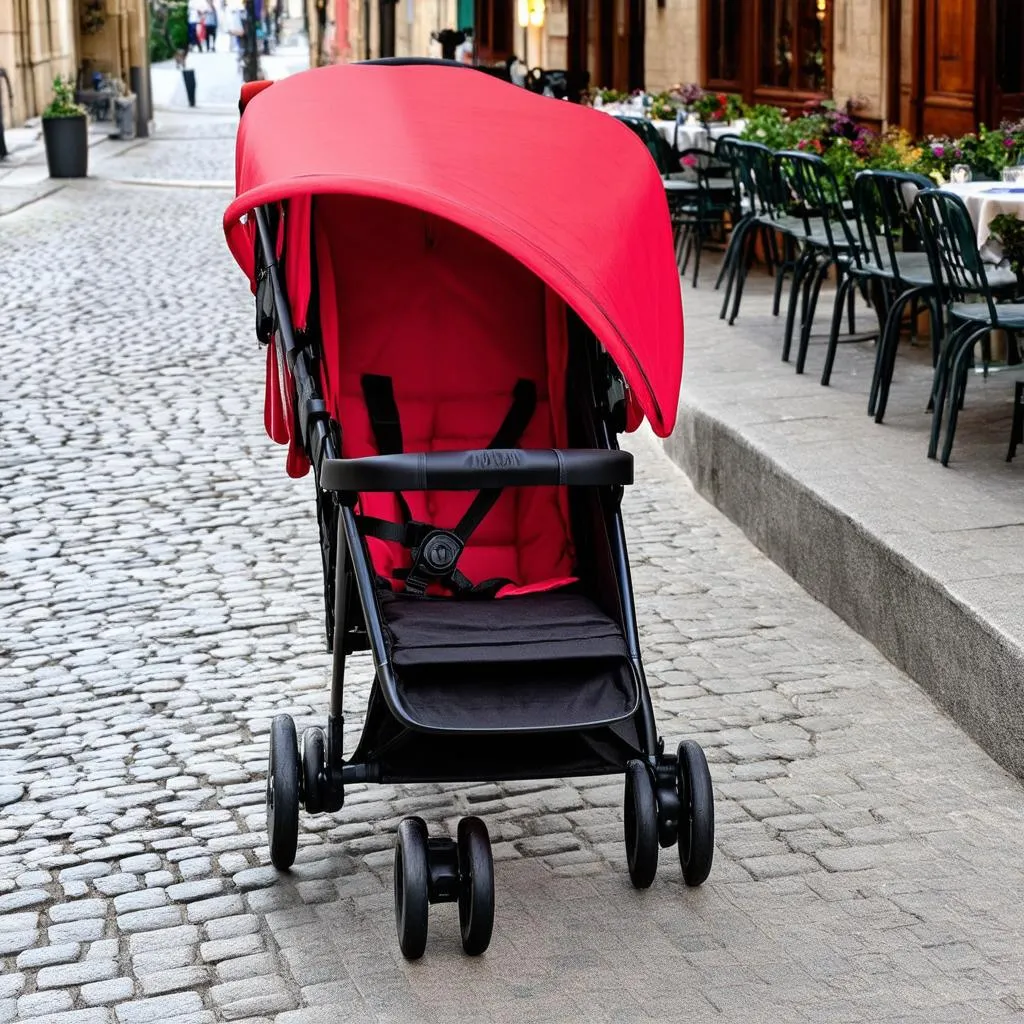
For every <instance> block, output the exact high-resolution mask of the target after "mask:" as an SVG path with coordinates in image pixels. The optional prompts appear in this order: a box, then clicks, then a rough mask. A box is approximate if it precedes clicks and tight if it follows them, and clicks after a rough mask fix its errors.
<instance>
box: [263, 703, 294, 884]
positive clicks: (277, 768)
mask: <svg viewBox="0 0 1024 1024" xmlns="http://www.w3.org/2000/svg"><path fill="white" fill-rule="evenodd" d="M267 838H268V840H269V841H270V860H271V861H272V862H273V865H274V867H275V868H277V869H278V870H280V871H287V870H288V869H289V868H290V867H291V866H292V864H293V863H294V862H295V848H296V847H297V846H298V842H299V741H298V738H297V737H296V735H295V723H294V722H293V721H292V719H291V716H290V715H278V716H277V717H276V718H275V719H274V721H273V723H272V724H271V726H270V764H269V765H268V768H267Z"/></svg>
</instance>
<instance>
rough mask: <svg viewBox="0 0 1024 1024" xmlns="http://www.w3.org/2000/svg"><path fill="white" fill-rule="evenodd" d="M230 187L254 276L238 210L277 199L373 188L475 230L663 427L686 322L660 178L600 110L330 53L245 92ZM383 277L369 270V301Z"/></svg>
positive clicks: (233, 236)
mask: <svg viewBox="0 0 1024 1024" xmlns="http://www.w3.org/2000/svg"><path fill="white" fill-rule="evenodd" d="M369 97H372V103H371V102H367V100H368V98H369ZM325 126H329V128H330V130H329V131H325ZM524 152H528V153H529V154H530V156H531V160H532V163H531V164H524V163H523V162H522V160H521V158H520V156H519V154H521V153H524ZM236 191H237V198H236V199H235V200H234V202H233V203H232V204H231V205H230V207H229V208H228V210H227V211H226V213H225V217H224V225H225V231H226V234H227V238H228V244H229V246H230V248H231V251H232V253H233V255H234V257H235V259H236V260H237V262H238V263H239V265H240V266H241V267H242V269H243V270H244V271H245V272H246V274H247V275H248V277H249V279H250V283H251V284H252V285H253V287H255V266H254V262H255V261H254V241H255V224H254V223H253V220H252V218H251V217H249V216H247V215H248V214H250V213H251V211H252V210H254V209H255V208H257V207H259V206H263V205H269V204H275V203H279V202H284V201H287V200H290V199H308V198H309V197H312V196H327V197H329V196H332V195H340V196H351V197H365V198H368V199H377V200H381V199H383V200H386V201H388V202H393V203H398V204H401V205H404V206H408V207H412V208H414V209H418V210H422V211H423V212H424V213H427V214H432V215H435V216H438V217H442V218H444V219H446V220H450V221H452V222H453V223H456V224H459V225H461V226H463V227H465V228H467V229H468V230H470V231H472V232H474V233H475V234H477V235H479V236H480V237H482V238H485V239H487V240H488V241H490V242H492V243H493V244H495V245H497V246H499V247H500V248H502V249H503V250H505V251H506V252H507V253H509V255H511V256H512V257H513V258H515V259H516V260H517V261H518V262H520V263H521V264H522V265H523V266H524V267H526V268H528V269H529V270H530V271H531V272H532V273H534V274H536V275H537V277H539V278H540V279H541V280H543V281H545V282H546V283H547V284H548V285H549V286H550V287H551V288H552V289H553V290H554V291H555V292H557V293H558V294H559V295H560V296H561V297H562V299H563V300H564V301H565V302H566V303H567V304H568V305H569V306H570V307H571V308H572V309H573V310H574V311H575V312H576V313H577V314H578V315H579V316H580V318H581V319H582V320H583V321H584V322H585V323H586V324H587V325H588V327H589V328H590V329H591V330H592V331H593V332H594V334H595V335H596V337H597V339H598V340H599V341H600V342H601V344H602V345H603V346H604V348H605V349H606V351H607V352H608V353H609V355H610V356H611V357H612V359H613V360H614V361H615V362H616V364H617V365H618V366H619V369H620V370H621V372H622V374H623V376H624V377H625V380H626V383H627V384H628V385H629V388H630V397H631V399H632V401H634V402H635V403H636V405H637V406H638V407H639V411H642V412H643V414H644V415H646V416H647V418H648V419H649V420H650V422H651V424H652V426H653V428H654V430H655V431H656V432H657V433H658V434H660V435H662V436H664V435H667V434H668V433H670V432H671V430H672V428H673V426H674V424H675V417H676V405H677V402H678V397H679V384H680V378H681V376H682V353H683V321H682V303H681V297H680V289H679V278H678V273H677V270H676V264H675V253H674V248H673V244H672V233H671V225H670V222H669V218H668V212H667V204H666V199H665V190H664V187H663V185H662V182H661V178H660V176H659V175H658V172H657V169H656V168H655V166H654V164H653V162H652V161H651V159H650V157H649V155H648V154H647V151H646V149H645V148H644V146H643V145H642V143H641V142H640V141H639V140H638V139H636V138H635V137H634V136H633V134H632V133H631V132H630V131H629V130H628V129H627V128H625V127H623V126H622V125H621V124H618V122H616V121H615V120H614V119H613V118H609V117H607V116H605V115H603V114H601V113H599V112H596V111H592V110H588V109H586V108H581V107H578V106H576V105H575V104H570V103H560V102H557V101H552V100H550V99H547V98H544V97H539V96H535V95H533V94H531V93H529V92H527V91H526V90H523V89H516V88H513V87H510V86H508V85H507V84H505V83H502V82H499V81H496V80H494V79H492V78H490V77H488V76H485V75H471V74H466V73H465V72H464V71H462V70H459V69H451V68H444V67H429V66H402V67H381V66H360V65H334V66H331V67H327V68H319V69H316V70H314V71H309V72H304V73H302V74H299V75H295V76H292V77H291V78H288V79H285V80H283V81H280V82H277V83H275V84H274V85H273V87H272V88H265V89H263V91H261V92H260V93H259V94H258V95H255V96H254V97H253V98H252V99H251V101H250V102H249V104H248V105H247V107H246V110H245V114H244V116H243V118H242V121H241V124H240V127H239V133H238V142H237V149H236ZM328 201H329V200H328ZM400 255H401V254H400V253H396V258H400ZM295 285H296V282H293V281H289V282H288V289H289V292H290V293H294V294H295V295H301V294H302V289H301V287H299V288H298V290H295ZM386 292H387V282H386V281H382V282H381V298H382V301H386ZM299 315H301V314H299Z"/></svg>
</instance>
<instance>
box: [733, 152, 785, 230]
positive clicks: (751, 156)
mask: <svg viewBox="0 0 1024 1024" xmlns="http://www.w3.org/2000/svg"><path fill="white" fill-rule="evenodd" d="M729 142H730V148H731V150H732V152H733V153H734V154H735V157H736V160H737V161H738V164H739V175H740V181H741V184H742V188H743V191H744V193H745V194H746V195H747V196H748V197H749V199H750V206H751V210H752V211H753V213H754V215H755V216H758V217H770V218H771V219H773V220H775V219H777V218H778V217H779V216H780V215H781V214H782V212H784V211H783V210H782V208H781V202H780V195H779V188H778V182H777V180H776V176H775V166H774V163H773V154H772V151H771V150H770V149H769V148H768V147H767V146H762V145H761V143H759V142H747V141H745V140H743V139H735V138H731V139H730V140H729Z"/></svg>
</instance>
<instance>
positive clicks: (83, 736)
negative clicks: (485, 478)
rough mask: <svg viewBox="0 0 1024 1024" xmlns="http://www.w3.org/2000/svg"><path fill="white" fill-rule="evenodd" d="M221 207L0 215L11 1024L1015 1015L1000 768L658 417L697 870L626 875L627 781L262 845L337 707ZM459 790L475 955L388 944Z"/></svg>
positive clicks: (351, 804)
mask: <svg viewBox="0 0 1024 1024" xmlns="http://www.w3.org/2000/svg"><path fill="white" fill-rule="evenodd" d="M168 146H170V143H164V144H162V145H160V146H151V147H149V148H148V150H147V151H148V152H149V153H151V154H153V157H152V158H153V160H155V161H160V160H163V159H165V157H164V154H165V153H166V152H167V148H166V147H168ZM153 176H154V177H157V176H159V169H158V168H155V169H154V171H153ZM227 198H228V197H227V195H226V194H223V193H220V192H216V191H211V190H167V189H159V188H138V187H126V186H113V185H110V184H103V183H97V182H92V183H86V184H84V185H82V186H80V187H72V188H67V189H65V190H63V191H61V192H59V193H58V194H56V195H55V196H52V197H50V198H48V199H46V200H43V201H41V202H39V203H36V204H34V205H33V206H30V207H26V208H25V209H23V210H21V211H19V212H17V213H15V214H12V215H10V216H8V217H6V218H4V220H3V233H4V246H5V257H6V259H5V267H6V268H8V277H7V280H6V281H5V292H4V294H5V298H4V312H5V320H6V334H7V337H8V339H12V340H14V343H13V344H9V346H8V349H7V353H8V355H7V358H6V359H4V361H3V362H2V364H0V383H2V389H0V559H2V561H0V566H2V573H3V575H2V577H0V581H2V582H0V805H3V806H2V807H0V1022H6V1021H11V1020H33V1021H37V1022H38V1021H52V1022H54V1024H72V1022H74V1024H93V1022H102V1024H147V1022H176V1024H188V1022H193V1024H204V1022H213V1021H228V1020H231V1021H246V1022H248V1024H257V1022H271V1021H274V1022H276V1024H320V1022H331V1024H333V1022H336V1021H346V1022H368V1021H395V1022H398V1021H401V1022H404V1024H415V1022H447V1021H491V1022H506V1021H507V1022H510V1024H511V1022H521V1024H525V1022H530V1021H563V1020H564V1021H569V1020H590V1021H598V1022H601V1021H603V1022H612V1021H616V1022H619V1021H642V1020H648V1019H656V1020H680V1021H682V1020H694V1021H705V1020H723V1021H736V1022H741V1021H761V1020H763V1021H773V1022H779V1021H785V1022H789V1021H792V1022H806V1021H822V1022H825V1021H827V1022H845V1021H851V1022H852V1021H865V1020H883V1019H884V1020H900V1021H922V1022H947V1021H972V1022H973V1021H1011V1020H1024V974H1022V967H1024V952H1022V948H1021V943H1020V933H1021V928H1022V925H1024V911H1022V909H1021V908H1022V906H1024V900H1022V896H1024V878H1022V866H1021V860H1020V857H1019V839H1020V834H1021V825H1022V819H1024V793H1022V790H1021V787H1020V785H1019V784H1018V783H1017V782H1016V781H1014V780H1011V779H1009V778H1008V777H1007V776H1006V775H1005V774H1004V773H1003V772H1001V771H1000V770H999V769H998V768H997V767H996V766H995V765H994V764H993V763H992V762H991V761H990V760H989V759H988V758H987V757H986V756H985V755H984V754H983V753H982V752H981V751H980V750H979V749H978V748H977V747H976V746H974V745H973V744H972V743H971V742H970V741H968V740H967V739H966V738H965V737H964V736H963V735H962V734H961V733H960V732H959V731H958V729H957V728H956V727H955V726H954V725H953V724H952V723H951V722H950V721H949V720H948V719H946V718H945V717H944V716H943V715H942V714H941V713H940V712H938V711H937V710H936V709H935V708H934V706H933V705H932V704H931V703H930V702H929V701H928V700H927V699H926V698H925V697H924V696H923V695H922V694H921V693H920V692H919V691H918V690H917V689H916V687H915V686H914V685H913V684H912V683H911V682H910V681H909V680H908V679H906V678H905V677H903V676H901V675H900V674H899V673H897V672H896V671H895V670H894V669H893V668H892V667H891V666H889V665H888V664H887V663H886V662H884V661H883V660H882V659H881V657H880V656H879V655H878V654H877V653H876V652H875V651H874V650H873V649H872V648H871V647H870V646H869V645H868V644H867V643H865V642H864V641H863V640H861V639H860V638H859V637H857V636H856V635H855V634H854V633H853V632H851V631H850V630H849V629H847V628H846V627H845V626H844V625H843V624H841V623H840V622H839V621H838V620H837V619H836V618H835V617H834V616H832V615H831V614H830V613H828V612H827V611H826V610H824V609H823V608H822V607H821V606H819V605H817V604H815V603H814V602H813V601H812V600H810V599H809V598H808V597H807V596H806V595H805V594H804V593H803V591H801V590H800V589H799V588H798V587H797V586H795V585H794V584H793V583H792V582H791V581H790V580H789V579H788V578H787V577H785V576H784V575H783V574H782V573H781V572H780V571H779V570H778V569H776V568H775V567H774V566H773V565H772V564H771V563H770V562H769V561H768V560H767V559H765V558H764V557H762V556H761V555H760V554H758V553H757V552H756V551H755V550H754V549H753V548H752V547H751V546H750V545H749V544H748V542H747V541H746V540H745V539H744V537H743V536H742V535H741V534H740V533H739V532H738V530H736V529H735V528H734V527H733V526H731V525H730V524H729V523H728V522H727V521H726V520H724V519H723V518H722V517H721V516H720V515H719V514H718V513H716V512H715V511H714V510H713V509H711V508H710V507H709V506H708V505H707V504H705V503H704V502H703V501H701V500H700V499H699V498H697V497H696V496H695V495H694V494H693V492H692V491H691V490H690V488H689V486H688V484H687V483H686V482H685V480H684V478H683V477H682V476H680V475H679V474H678V473H677V472H676V471H675V470H674V469H673V468H672V467H671V466H670V464H669V463H668V461H667V460H666V459H665V457H664V456H663V455H660V454H659V453H658V451H657V449H656V448H655V447H654V445H653V444H652V443H651V442H650V441H649V440H648V439H646V438H644V437H638V438H636V439H635V440H634V441H633V442H632V446H633V448H634V449H635V451H636V452H637V455H638V482H637V485H636V486H635V487H634V488H632V489H631V491H630V492H629V495H628V497H627V501H626V512H627V522H628V524H629V532H630V542H631V548H632V559H633V569H634V582H635V587H636V592H637V597H638V605H639V613H640V619H641V622H642V633H643V642H644V647H645V651H646V658H647V664H648V667H649V674H650V678H651V681H652V685H653V687H654V694H655V701H656V707H657V712H658V718H659V722H660V726H661V729H662V731H663V733H664V734H665V735H666V736H667V738H668V740H669V742H670V743H675V742H676V741H677V740H678V739H679V738H681V737H682V736H683V735H687V734H689V735H694V736H696V737H697V738H698V739H699V740H700V741H701V742H702V743H703V744H704V745H705V746H706V749H707V751H708V754H709V759H710V760H711V762H712V773H713V775H714V779H715V784H716V792H717V814H718V823H719V824H718V849H717V855H716V861H715V866H714V869H713V872H712V875H711V878H710V880H709V881H708V883H707V884H706V885H705V886H704V887H703V888H702V889H700V890H698V891H689V890H687V889H686V888H685V886H684V885H683V884H682V882H681V879H680V876H679V870H678V865H676V864H674V863H673V861H674V857H673V856H672V855H671V851H669V852H668V853H667V854H663V859H662V868H661V872H660V874H659V876H658V879H657V881H656V882H655V884H654V886H653V887H652V888H651V889H650V890H649V891H647V892H645V893H636V892H634V891H633V890H632V889H631V888H630V886H629V882H628V878H627V875H626V870H625V863H624V860H625V858H624V854H623V849H622V841H621V820H620V816H621V811H620V803H621V796H622V789H621V782H620V780H612V781H607V780H589V781H584V782H574V781H573V780H562V781H553V782H551V783H549V784H543V783H529V784H519V785H516V784H507V785H501V786H494V785H481V786H467V787H451V786H449V787H442V786H421V787H376V788H367V789H363V790H359V789H355V788H353V789H352V790H351V791H350V794H349V801H348V803H347V805H346V807H345V809H344V810H343V811H342V812H341V813H339V814H337V815H325V816H321V817H316V818H310V817H304V819H303V826H302V834H301V839H300V842H301V847H300V850H299V856H298V861H297V864H296V866H295V869H294V870H293V871H292V872H291V873H290V874H289V875H287V876H282V875H278V874H277V873H276V872H275V871H274V870H273V869H272V868H270V867H268V866H267V861H268V855H267V851H266V837H265V832H264V807H263V786H264V768H265V760H266V738H267V731H268V727H269V723H270V720H271V718H272V716H273V715H275V714H277V713H279V712H282V711H288V712H291V713H292V714H294V715H295V716H296V717H297V719H298V721H299V725H300V727H301V726H303V725H306V724H312V723H314V722H319V721H322V716H323V715H324V714H325V708H326V697H327V679H328V659H327V657H326V656H325V654H324V653H323V650H322V644H321V622H320V613H321V583H320V575H319V573H320V569H319V554H318V550H317V544H316V531H315V525H314V519H313V503H312V500H311V495H310V488H309V482H308V481H292V480H289V479H288V478H287V477H286V476H285V474H284V470H283V456H282V453H281V451H280V450H279V449H276V448H274V446H272V445H271V444H270V442H269V441H267V440H266V438H265V436H264V433H263V428H262V408H261V403H262V395H263V382H262V373H261V370H262V367H261V359H260V356H259V353H258V350H257V348H256V345H255V342H254V341H253V340H252V334H251V327H252V310H251V306H250V303H249V301H248V299H247V294H246V288H245V285H244V282H243V280H242V279H241V277H240V275H239V274H238V272H237V271H236V270H235V269H234V267H233V265H232V264H231V263H230V260H229V257H228V254H227V252H226V249H225V247H224V243H223V241H222V238H221V235H220V228H219V221H220V214H221V211H222V209H223V206H224V203H225V202H226V200H227ZM114 240H118V242H119V243H120V244H115V242H114ZM353 678H354V685H353V686H352V687H351V689H350V692H349V694H348V700H347V706H348V708H347V710H348V717H349V721H350V722H352V723H354V724H357V723H358V716H359V715H360V714H361V712H362V710H363V707H364V703H363V702H364V701H365V698H366V692H367V685H368V681H369V671H368V667H367V664H366V662H365V661H364V662H363V663H362V665H361V667H360V668H359V670H358V671H356V672H354V673H353ZM352 740H354V734H353V736H351V737H350V744H351V741H352ZM349 749H351V745H350V746H349ZM470 811H472V812H473V813H478V814H481V815H482V816H483V817H484V819H485V820H486V822H487V824H488V827H489V829H490V831H491V835H492V839H493V841H494V850H495V855H496V858H497V865H496V874H497V920H496V929H495V935H494V940H493V942H492V945H491V948H490V950H489V951H488V953H487V954H485V955H484V956H483V957H481V958H480V959H478V960H470V959H467V958H465V957H464V956H463V955H462V953H461V949H460V944H459V940H458V926H457V915H456V913H455V911H454V909H453V908H452V907H440V908H435V910H434V912H433V914H432V920H431V937H430V942H429V945H428V949H427V955H426V957H425V958H424V959H423V960H422V961H420V962H418V963H416V964H406V963H405V962H404V961H403V960H402V959H401V956H400V954H399V952H398V947H397V942H396V938H395V935H394V922H393V910H392V895H391V882H390V871H391V860H392V853H391V848H392V843H393V836H394V831H395V827H396V825H397V822H398V820H399V819H400V817H401V816H402V815H404V814H407V813H413V812H415V813H421V814H423V815H424V816H425V817H426V819H427V821H428V822H429V824H430V827H431V829H432V830H434V831H437V832H440V831H442V830H448V831H449V832H451V830H453V828H454V824H455V821H456V819H457V817H458V816H459V815H460V814H464V813H467V812H470Z"/></svg>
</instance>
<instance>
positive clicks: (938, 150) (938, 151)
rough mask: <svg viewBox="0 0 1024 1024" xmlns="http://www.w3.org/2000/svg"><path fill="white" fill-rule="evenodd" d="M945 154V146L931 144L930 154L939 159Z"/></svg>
mask: <svg viewBox="0 0 1024 1024" xmlns="http://www.w3.org/2000/svg"><path fill="white" fill-rule="evenodd" d="M945 155H946V147H945V146H940V145H934V146H932V156H935V157H938V158H939V159H940V160H941V159H942V158H943V157H944V156H945Z"/></svg>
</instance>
